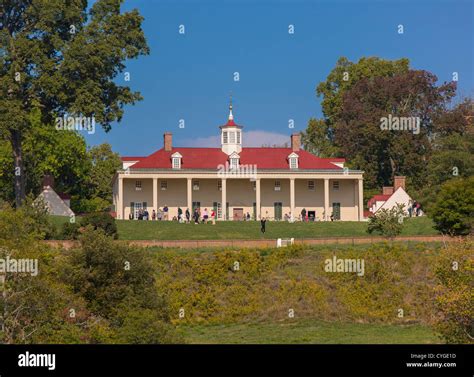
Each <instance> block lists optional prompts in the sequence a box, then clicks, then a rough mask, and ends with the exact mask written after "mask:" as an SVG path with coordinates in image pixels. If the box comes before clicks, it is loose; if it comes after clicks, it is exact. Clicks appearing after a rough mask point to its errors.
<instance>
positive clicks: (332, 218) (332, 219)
mask: <svg viewBox="0 0 474 377" xmlns="http://www.w3.org/2000/svg"><path fill="white" fill-rule="evenodd" d="M329 218H330V219H331V221H334V212H333V213H331V216H329Z"/></svg>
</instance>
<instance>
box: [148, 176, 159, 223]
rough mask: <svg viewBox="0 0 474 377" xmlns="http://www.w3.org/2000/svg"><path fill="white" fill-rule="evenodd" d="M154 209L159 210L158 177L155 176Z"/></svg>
mask: <svg viewBox="0 0 474 377" xmlns="http://www.w3.org/2000/svg"><path fill="white" fill-rule="evenodd" d="M153 209H154V210H155V212H156V211H158V178H153ZM150 218H151V217H150Z"/></svg>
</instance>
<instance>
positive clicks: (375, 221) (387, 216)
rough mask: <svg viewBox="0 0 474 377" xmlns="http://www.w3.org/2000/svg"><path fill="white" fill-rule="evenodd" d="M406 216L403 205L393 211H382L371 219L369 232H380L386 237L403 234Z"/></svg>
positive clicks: (392, 209) (398, 205)
mask: <svg viewBox="0 0 474 377" xmlns="http://www.w3.org/2000/svg"><path fill="white" fill-rule="evenodd" d="M406 215H407V214H406V212H405V210H404V208H403V205H402V204H397V206H396V207H393V208H391V209H381V210H379V211H377V213H376V214H375V215H374V216H372V217H370V218H369V225H368V226H367V232H369V233H373V232H378V233H380V234H382V235H383V236H386V237H390V238H392V237H395V236H397V235H399V234H400V233H401V232H402V229H403V218H404V217H405V216H406Z"/></svg>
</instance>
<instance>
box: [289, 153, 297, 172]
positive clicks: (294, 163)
mask: <svg viewBox="0 0 474 377" xmlns="http://www.w3.org/2000/svg"><path fill="white" fill-rule="evenodd" d="M298 157H299V156H298V155H297V154H296V153H294V152H293V153H292V154H290V155H289V156H288V163H289V165H290V169H298Z"/></svg>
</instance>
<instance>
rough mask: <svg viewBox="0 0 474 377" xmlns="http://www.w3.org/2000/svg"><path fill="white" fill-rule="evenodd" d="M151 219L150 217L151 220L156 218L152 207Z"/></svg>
mask: <svg viewBox="0 0 474 377" xmlns="http://www.w3.org/2000/svg"><path fill="white" fill-rule="evenodd" d="M151 219H152V220H153V221H155V220H156V211H155V210H154V209H153V212H152V213H151Z"/></svg>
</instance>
